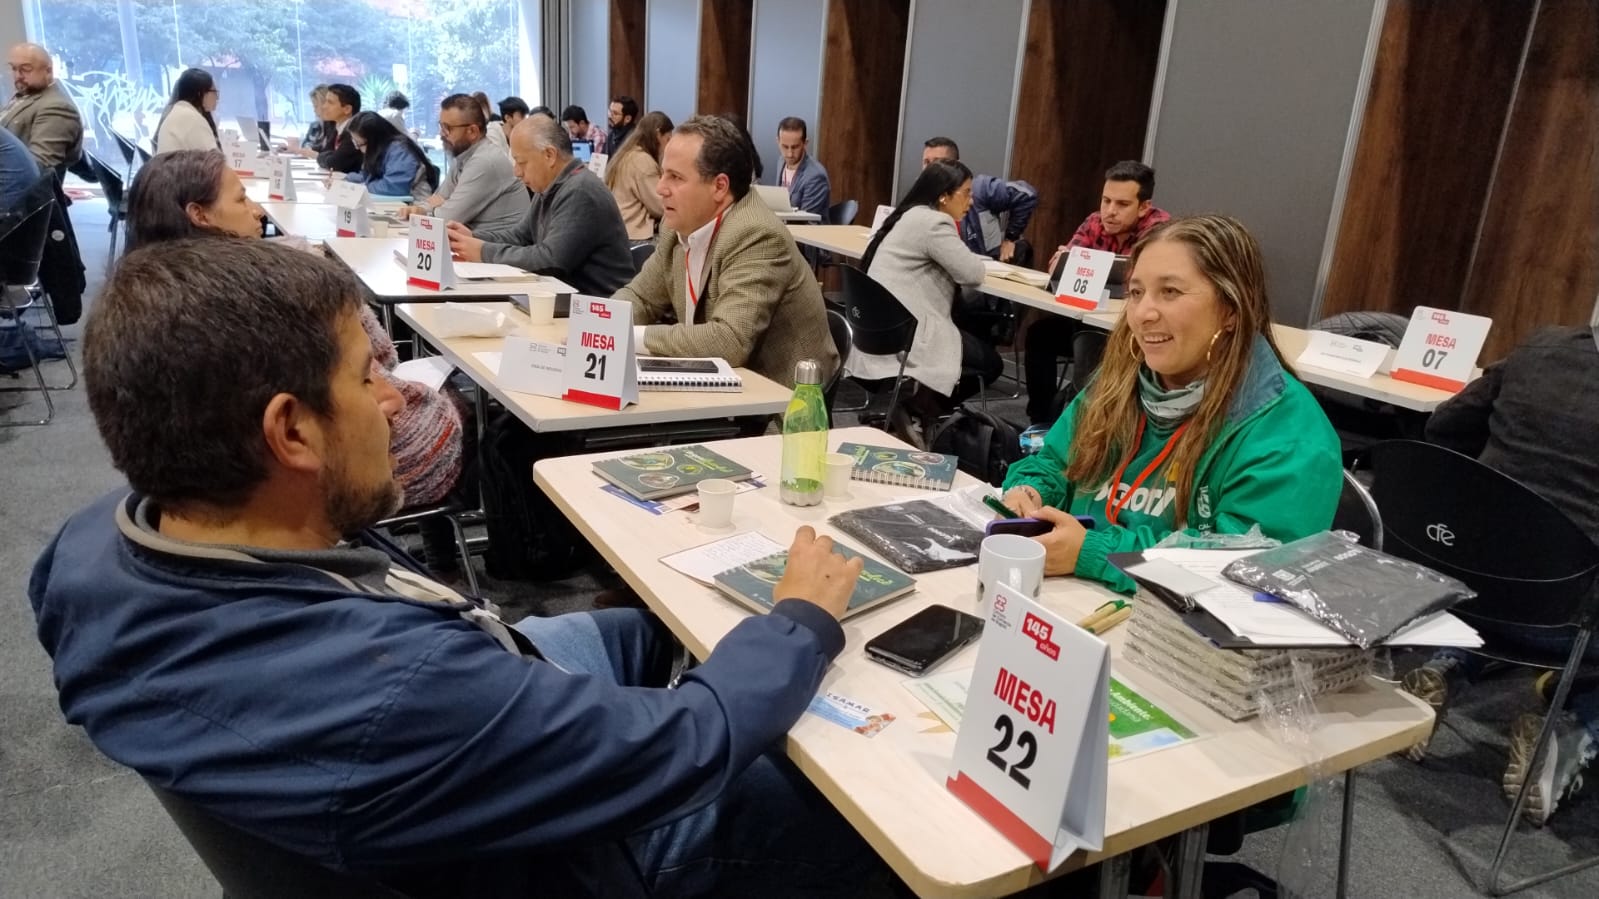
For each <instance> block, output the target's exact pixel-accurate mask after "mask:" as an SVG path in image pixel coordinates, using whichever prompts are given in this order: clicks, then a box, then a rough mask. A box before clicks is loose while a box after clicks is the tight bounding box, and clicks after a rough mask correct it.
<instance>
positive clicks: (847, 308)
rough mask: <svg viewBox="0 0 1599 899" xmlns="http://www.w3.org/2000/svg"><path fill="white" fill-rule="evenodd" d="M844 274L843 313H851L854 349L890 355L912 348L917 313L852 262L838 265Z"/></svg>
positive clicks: (850, 321)
mask: <svg viewBox="0 0 1599 899" xmlns="http://www.w3.org/2000/svg"><path fill="white" fill-rule="evenodd" d="M838 270H839V272H840V274H841V275H842V276H843V279H844V280H843V288H844V290H843V291H842V293H843V294H844V314H845V315H847V316H849V326H850V330H851V331H852V332H853V335H854V342H855V349H857V350H860V351H861V352H863V353H870V354H872V355H874V356H891V355H894V354H896V353H902V352H905V351H907V350H909V349H910V346H911V341H912V340H913V339H915V337H916V316H914V315H911V314H910V313H909V312H907V311H906V309H905V307H904V306H903V305H902V304H901V303H900V301H899V300H897V299H895V298H894V295H893V294H891V293H889V292H888V288H886V287H884V286H883V285H881V284H879V283H877V282H876V281H873V280H872V279H871V278H870V277H869V276H868V275H867V274H866V273H865V272H863V271H861V270H860V269H858V268H856V267H855V266H853V265H841V266H839V267H838Z"/></svg>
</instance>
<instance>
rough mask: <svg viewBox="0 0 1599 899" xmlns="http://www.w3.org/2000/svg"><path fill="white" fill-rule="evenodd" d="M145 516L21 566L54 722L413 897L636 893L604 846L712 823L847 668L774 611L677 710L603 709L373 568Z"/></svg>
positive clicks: (464, 615)
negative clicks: (714, 806) (364, 576)
mask: <svg viewBox="0 0 1599 899" xmlns="http://www.w3.org/2000/svg"><path fill="white" fill-rule="evenodd" d="M137 503H138V497H136V496H132V495H130V494H128V493H127V492H125V491H122V492H119V493H114V494H111V495H108V496H106V497H104V498H102V499H100V500H98V501H96V502H95V503H94V504H92V505H91V506H89V507H88V508H86V509H84V510H82V511H81V512H79V513H78V514H76V515H74V516H73V517H72V518H71V519H70V520H68V522H67V523H66V525H65V526H64V527H63V528H62V530H61V532H60V533H59V534H58V535H57V537H56V539H55V540H54V541H53V542H52V543H51V544H50V546H49V547H48V548H47V549H46V550H45V552H44V554H43V555H42V556H41V557H40V558H39V561H38V563H37V564H36V565H35V567H34V571H33V576H32V580H31V582H30V584H29V588H28V593H29V599H30V600H31V601H32V604H33V608H34V612H35V615H36V616H37V618H38V629H39V639H40V642H41V643H43V644H44V647H45V649H46V650H47V651H48V652H49V653H50V656H51V658H52V659H54V662H55V680H56V686H57V688H58V689H59V691H60V702H61V708H62V711H63V712H65V713H66V717H67V720H68V721H70V722H71V723H73V724H77V725H81V726H82V727H83V728H84V729H85V730H86V731H87V732H88V735H89V738H90V739H91V740H92V741H93V742H94V744H95V745H96V746H97V747H99V748H100V750H101V751H102V752H104V753H105V754H106V755H108V756H110V757H111V758H112V759H114V760H116V761H118V762H120V763H122V764H124V765H127V766H128V767H130V768H133V769H134V770H135V771H137V772H138V773H139V774H141V775H143V776H144V777H145V778H146V779H148V780H149V781H151V782H152V783H154V784H156V785H158V786H160V787H162V788H165V789H167V790H170V791H172V792H174V793H176V794H178V795H180V796H183V797H184V798H186V799H189V800H190V801H192V802H195V803H197V804H199V805H200V806H201V807H203V808H205V809H207V810H208V811H210V812H211V813H212V814H214V815H216V816H218V817H221V818H223V819H224V820H227V821H229V822H231V823H233V824H235V825H237V826H239V827H241V828H244V829H245V830H248V831H250V832H252V833H255V834H257V835H260V836H262V837H265V838H266V839H269V840H271V841H272V842H274V843H277V844H279V845H281V846H283V847H285V848H287V849H290V850H291V851H294V852H297V853H300V854H302V855H304V856H307V857H310V858H313V859H315V860H317V861H319V862H321V863H323V864H325V865H328V866H330V867H333V868H336V869H340V870H351V871H357V872H360V873H364V874H367V875H370V876H376V877H378V878H380V879H382V880H385V881H387V882H389V883H391V884H393V885H395V886H396V887H399V888H401V889H403V890H405V891H406V892H407V893H409V894H412V895H419V896H452V895H459V896H466V895H471V896H529V895H535V894H537V895H550V896H557V895H574V894H578V893H588V894H600V895H629V894H637V893H639V892H641V889H640V887H639V881H638V877H637V873H636V871H635V870H634V868H633V864H632V861H631V857H630V856H629V855H628V854H627V852H626V850H625V848H624V847H623V845H622V843H621V842H620V841H621V839H622V838H623V837H625V836H627V835H629V834H632V833H635V832H637V831H640V830H645V829H649V828H652V827H655V826H658V825H661V824H663V823H666V822H669V821H671V820H673V819H675V818H678V817H681V816H682V815H684V814H687V813H689V812H691V811H693V810H695V809H697V808H699V807H702V806H704V805H706V804H707V803H709V802H711V801H712V800H713V799H715V798H716V797H717V795H718V794H719V793H720V792H721V791H722V790H723V788H724V787H726V786H727V785H728V783H729V782H730V781H731V780H732V779H733V778H734V777H736V776H737V775H738V774H739V773H740V772H742V771H743V770H744V768H745V767H746V766H747V765H748V764H749V763H750V762H751V761H752V760H754V759H755V758H756V757H757V756H758V755H760V754H761V753H763V752H765V751H766V750H769V749H771V748H773V746H774V744H775V743H776V741H777V740H778V739H779V738H780V737H782V736H783V735H784V734H785V732H786V731H787V730H788V728H789V727H790V726H791V725H792V724H793V723H794V721H796V720H797V719H798V718H799V716H800V715H801V714H802V713H803V711H804V709H805V707H806V704H807V703H808V702H809V700H810V698H811V697H812V696H813V695H814V694H815V692H816V690H817V687H818V686H819V685H820V682H821V679H822V674H823V672H824V671H825V670H826V669H827V667H828V664H829V662H830V661H831V660H832V658H833V657H834V656H835V655H836V654H837V653H838V651H839V650H840V649H841V648H842V647H843V631H842V630H841V629H840V628H839V626H838V624H837V623H836V622H834V621H833V620H832V619H831V617H830V616H829V615H828V614H827V613H826V612H825V611H823V610H822V609H821V608H819V607H817V606H814V605H812V604H810V603H805V602H800V601H797V600H789V601H786V602H783V603H779V604H778V606H777V608H776V609H774V610H773V612H772V613H771V614H769V615H765V616H757V617H751V618H750V619H748V620H746V621H744V622H742V623H740V624H739V625H738V626H737V627H735V628H734V629H733V630H732V631H731V632H729V633H728V635H727V636H726V637H724V638H723V639H722V641H721V642H720V643H719V644H718V646H717V648H716V651H715V652H714V653H712V654H711V656H710V657H709V658H708V659H706V660H705V663H704V664H703V665H701V666H700V667H698V668H695V669H693V670H692V671H690V672H689V673H688V674H687V675H686V676H685V677H684V678H683V680H682V682H681V684H680V685H679V686H678V687H677V688H676V689H672V690H666V689H646V688H640V687H623V686H618V685H617V684H615V683H613V682H612V681H611V680H610V679H608V678H599V677H591V676H587V675H579V674H569V673H567V672H565V671H563V670H561V669H559V668H557V667H556V666H554V665H552V664H550V663H548V662H545V661H543V660H542V659H540V658H538V657H537V654H536V652H529V653H527V654H519V653H516V652H512V651H510V650H508V649H507V648H505V647H504V646H503V645H502V644H501V643H500V642H499V641H498V640H497V639H496V637H495V636H494V635H493V630H494V629H495V628H485V627H484V626H481V625H480V624H477V623H474V621H473V620H472V619H473V616H474V615H476V616H477V617H479V618H481V615H482V613H481V612H477V611H475V610H474V607H472V606H471V605H470V604H468V603H465V602H464V601H461V600H460V599H459V598H458V597H454V598H452V599H445V600H443V601H438V600H435V601H423V600H420V599H410V598H406V597H404V596H400V595H386V594H384V593H382V592H380V591H378V590H377V589H375V588H365V587H362V586H361V585H360V584H358V583H357V582H356V580H355V578H357V577H360V576H361V575H360V574H359V573H358V572H357V569H360V568H362V567H363V566H366V567H367V568H368V569H370V567H371V566H372V565H373V564H374V563H373V559H374V557H375V558H376V559H378V560H379V561H378V562H377V563H376V564H377V565H379V566H380V574H379V577H382V573H381V572H382V569H383V568H385V567H386V564H387V562H386V558H385V557H383V556H382V554H381V553H377V552H376V551H375V550H358V549H351V550H336V551H330V553H324V554H321V555H323V556H329V555H336V556H338V557H339V559H340V561H338V562H334V563H329V564H328V565H325V566H323V567H320V568H319V567H313V566H310V565H306V564H288V563H284V562H283V561H280V560H276V559H272V558H271V556H270V555H269V554H265V553H262V554H260V555H261V558H256V557H253V556H252V555H246V554H244V553H243V552H238V551H233V550H229V549H226V548H219V547H200V546H196V545H193V544H183V543H178V542H176V541H170V540H166V539H165V538H162V537H161V536H159V535H158V534H155V533H152V532H151V531H150V530H147V529H143V528H140V527H139V526H138V525H137V524H136V523H134V521H133V516H134V513H135V508H136V505H137ZM369 553H370V554H372V555H367V554H369ZM263 559H267V560H266V561H263ZM334 569H338V570H334ZM451 596H452V597H453V594H452V595H451ZM495 627H496V628H497V627H498V626H497V625H496V626H495ZM501 633H503V630H502V631H501Z"/></svg>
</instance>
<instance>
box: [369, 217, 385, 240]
mask: <svg viewBox="0 0 1599 899" xmlns="http://www.w3.org/2000/svg"><path fill="white" fill-rule="evenodd" d="M371 225H372V236H373V237H388V236H389V223H388V222H385V221H383V220H382V219H378V220H376V221H373V222H371Z"/></svg>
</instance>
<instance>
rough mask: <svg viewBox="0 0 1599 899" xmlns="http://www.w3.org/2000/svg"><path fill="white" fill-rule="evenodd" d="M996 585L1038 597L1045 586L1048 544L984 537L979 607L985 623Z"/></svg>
mask: <svg viewBox="0 0 1599 899" xmlns="http://www.w3.org/2000/svg"><path fill="white" fill-rule="evenodd" d="M996 582H997V583H1002V584H1004V585H1006V586H1007V587H1010V588H1011V589H1013V590H1015V591H1016V592H1018V593H1020V594H1022V595H1023V596H1031V597H1035V598H1036V597H1037V596H1038V588H1039V587H1041V586H1043V583H1044V544H1042V543H1039V542H1038V541H1037V540H1034V539H1033V538H1031V537H1023V536H1021V535H1020V534H995V535H993V536H992V537H984V538H983V545H982V548H981V549H979V550H978V551H977V608H978V610H979V616H980V617H981V618H982V619H983V620H984V621H987V620H988V611H989V608H988V604H989V602H990V601H991V597H992V596H993V595H994V587H993V585H994V584H995V583H996Z"/></svg>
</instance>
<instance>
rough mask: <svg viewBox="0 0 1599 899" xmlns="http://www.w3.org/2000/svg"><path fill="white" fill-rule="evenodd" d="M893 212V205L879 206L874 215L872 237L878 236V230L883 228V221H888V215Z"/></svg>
mask: <svg viewBox="0 0 1599 899" xmlns="http://www.w3.org/2000/svg"><path fill="white" fill-rule="evenodd" d="M893 214H894V207H892V206H879V207H877V212H876V213H875V214H874V215H873V216H872V231H871V234H870V236H871V237H876V236H877V232H878V231H880V230H881V229H882V227H883V223H884V222H886V221H888V217H889V216H891V215H893Z"/></svg>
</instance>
